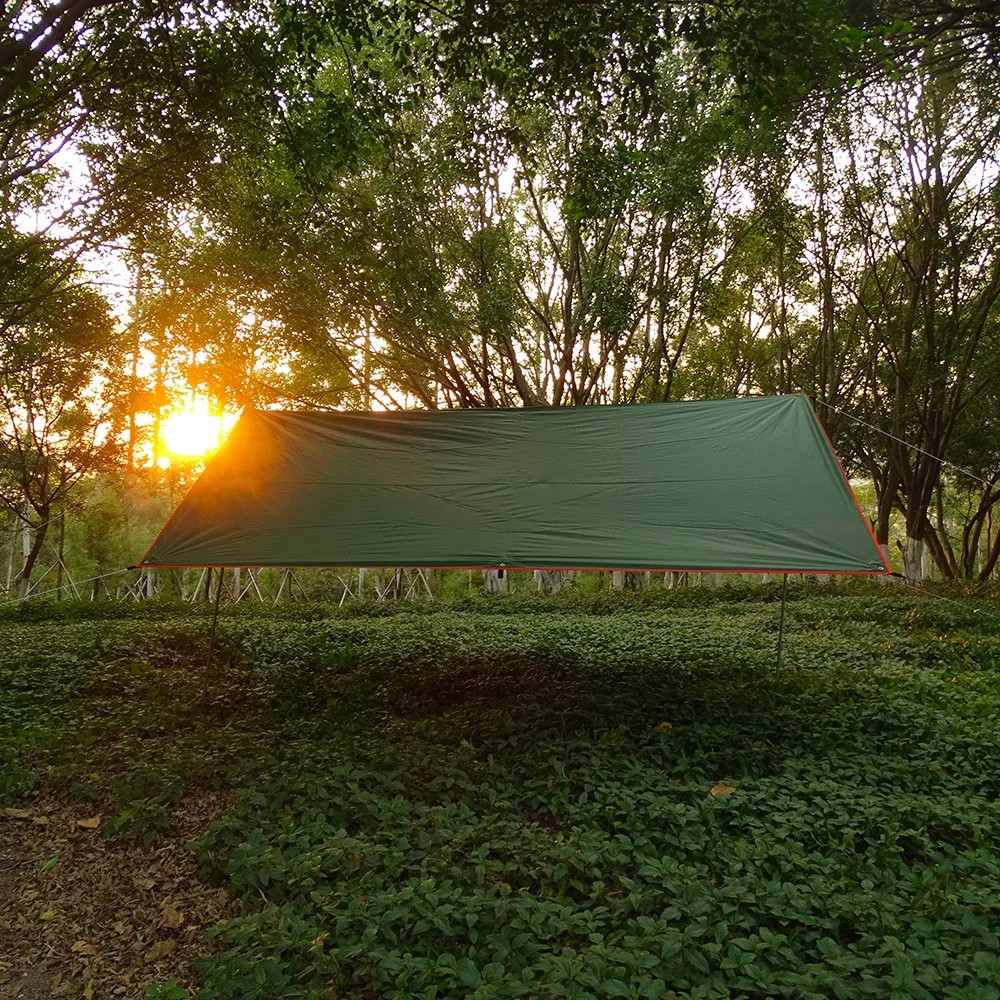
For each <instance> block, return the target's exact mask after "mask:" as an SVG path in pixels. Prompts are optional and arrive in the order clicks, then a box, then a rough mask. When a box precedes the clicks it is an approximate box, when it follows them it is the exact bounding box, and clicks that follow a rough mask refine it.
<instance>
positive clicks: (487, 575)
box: [483, 569, 507, 596]
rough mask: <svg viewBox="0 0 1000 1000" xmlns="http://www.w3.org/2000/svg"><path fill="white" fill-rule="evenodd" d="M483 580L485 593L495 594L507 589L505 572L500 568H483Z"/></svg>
mask: <svg viewBox="0 0 1000 1000" xmlns="http://www.w3.org/2000/svg"><path fill="white" fill-rule="evenodd" d="M483 582H484V583H485V585H486V593H487V594H491V595H493V596H496V595H498V594H502V593H503V592H504V591H505V590H506V589H507V574H506V573H505V572H504V571H503V570H502V569H484V570H483Z"/></svg>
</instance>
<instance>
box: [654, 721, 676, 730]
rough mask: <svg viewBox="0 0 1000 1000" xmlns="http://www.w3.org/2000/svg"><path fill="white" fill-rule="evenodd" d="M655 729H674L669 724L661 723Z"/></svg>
mask: <svg viewBox="0 0 1000 1000" xmlns="http://www.w3.org/2000/svg"><path fill="white" fill-rule="evenodd" d="M656 728H657V729H673V728H674V727H673V726H672V725H671V724H670V723H669V722H661V723H660V724H659V725H658V726H657V727H656Z"/></svg>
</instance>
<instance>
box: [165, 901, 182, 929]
mask: <svg viewBox="0 0 1000 1000" xmlns="http://www.w3.org/2000/svg"><path fill="white" fill-rule="evenodd" d="M183 923H184V914H183V913H181V911H180V910H178V909H177V908H176V907H173V906H171V905H170V904H169V903H164V904H163V916H162V917H161V918H160V926H161V927H174V928H176V927H180V925H181V924H183Z"/></svg>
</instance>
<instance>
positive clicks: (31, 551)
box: [17, 508, 49, 601]
mask: <svg viewBox="0 0 1000 1000" xmlns="http://www.w3.org/2000/svg"><path fill="white" fill-rule="evenodd" d="M38 514H39V516H40V517H41V519H42V523H41V524H40V525H39V526H38V527H37V528H36V529H35V538H34V540H33V541H32V538H31V527H30V526H29V525H28V523H27V522H25V525H24V532H23V534H22V536H21V539H22V545H23V546H24V548H23V551H24V566H23V567H22V569H21V579H20V583H19V584H18V588H17V596H18V597H19V598H20V599H21V600H22V601H23V600H24V599H25V598H26V597H27V596H28V589H29V588H30V587H31V571H32V570H33V569H34V568H35V563H36V562H37V561H38V556H39V554H40V553H41V551H42V546H43V545H44V544H45V534H46V532H47V531H48V530H49V511H48V509H47V508H46V509H45V510H40V511H38Z"/></svg>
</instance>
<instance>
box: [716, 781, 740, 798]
mask: <svg viewBox="0 0 1000 1000" xmlns="http://www.w3.org/2000/svg"><path fill="white" fill-rule="evenodd" d="M735 791H736V789H735V788H733V786H732V785H727V784H726V783H725V782H724V781H720V782H719V783H718V784H717V785H713V786H712V796H713V798H716V799H721V798H722V797H723V796H724V795H732V794H733V792H735Z"/></svg>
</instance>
